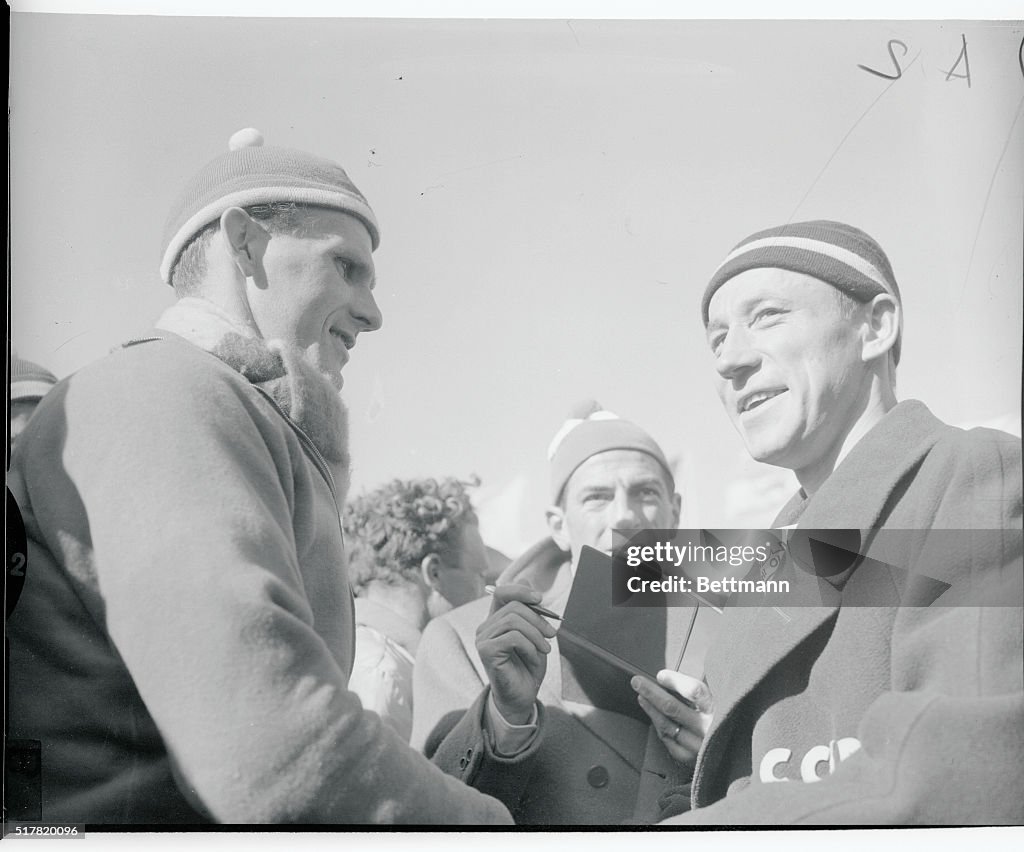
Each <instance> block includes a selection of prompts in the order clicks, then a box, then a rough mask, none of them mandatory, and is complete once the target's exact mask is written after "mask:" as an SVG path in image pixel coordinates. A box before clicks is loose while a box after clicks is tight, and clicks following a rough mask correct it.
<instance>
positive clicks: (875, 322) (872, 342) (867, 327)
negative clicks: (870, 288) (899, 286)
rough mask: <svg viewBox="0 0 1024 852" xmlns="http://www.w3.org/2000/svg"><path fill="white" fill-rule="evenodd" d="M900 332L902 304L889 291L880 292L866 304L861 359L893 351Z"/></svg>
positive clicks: (869, 359)
mask: <svg viewBox="0 0 1024 852" xmlns="http://www.w3.org/2000/svg"><path fill="white" fill-rule="evenodd" d="M899 334H900V306H899V305H898V304H896V300H895V299H894V298H893V297H892V296H890V295H889V294H888V293H879V294H878V295H877V296H875V298H873V299H872V300H871V301H870V302H869V303H868V304H867V305H866V306H865V316H864V325H863V330H862V337H861V359H862V360H863V361H865V362H867V361H873V360H874V359H875V358H878V357H880V356H883V355H886V354H887V353H889V352H891V351H892V348H893V346H895V345H896V339H897V338H898V337H899Z"/></svg>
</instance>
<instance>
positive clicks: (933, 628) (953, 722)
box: [670, 221, 1024, 825]
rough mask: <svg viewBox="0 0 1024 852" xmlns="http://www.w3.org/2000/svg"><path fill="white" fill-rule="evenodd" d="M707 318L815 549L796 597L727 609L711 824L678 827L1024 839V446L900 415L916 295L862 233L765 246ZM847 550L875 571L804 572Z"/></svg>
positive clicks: (773, 238) (746, 435) (740, 257)
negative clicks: (971, 829)
mask: <svg viewBox="0 0 1024 852" xmlns="http://www.w3.org/2000/svg"><path fill="white" fill-rule="evenodd" d="M701 310H702V315H703V321H704V325H705V327H706V329H707V338H708V343H709V345H710V348H711V351H712V353H713V355H714V361H715V369H716V371H717V374H718V377H717V384H718V391H719V395H720V397H721V400H722V403H723V405H724V406H725V410H726V413H727V414H728V416H729V418H730V420H731V421H732V423H733V425H734V426H735V428H736V430H737V431H738V432H739V434H740V436H741V437H742V439H743V441H744V443H745V444H746V446H747V449H748V451H749V452H750V454H751V456H752V457H753V458H754V459H756V460H757V461H761V462H766V463H768V464H773V465H778V466H780V467H785V468H789V469H790V470H792V471H793V472H794V473H795V474H796V477H797V480H798V481H799V483H800V490H799V492H798V493H797V494H796V495H795V496H794V497H793V499H792V500H791V501H790V502H789V503H788V504H787V505H786V506H785V508H783V509H782V511H781V513H780V514H779V516H778V518H777V519H776V521H775V524H774V526H776V527H795V528H796V530H795V531H794V532H792V533H790V534H789V542H790V545H791V546H790V548H789V549H790V559H789V561H788V564H787V566H786V567H785V568H784V569H783V570H784V571H786V572H787V574H788V577H789V579H790V580H791V581H792V584H793V587H794V591H793V593H792V594H791V595H789V596H786V597H780V598H779V599H777V600H774V601H771V603H776V604H778V605H777V606H771V605H767V604H766V605H764V606H759V607H736V608H731V609H727V611H726V629H725V630H723V634H722V640H721V641H720V642H719V643H718V644H717V645H716V646H715V647H713V648H712V649H711V651H710V653H709V655H708V659H707V663H706V679H707V685H708V687H709V688H710V690H711V693H712V695H713V697H714V709H715V712H714V719H713V722H712V725H711V727H710V730H709V731H708V732H707V735H706V737H705V739H704V744H703V746H702V749H701V752H700V755H699V758H698V761H697V766H696V770H695V774H694V781H693V788H692V801H691V803H692V806H693V810H691V811H690V812H689V813H686V814H683V815H682V816H679V817H677V818H675V819H672V820H670V822H678V823H684V824H690V825H692V824H727V825H736V824H787V825H796V824H866V825H894V824H918V825H928V824H950V823H952V824H968V823H988V824H1005V823H1020V822H1022V821H1024V804H1022V803H1024V740H1022V738H1021V726H1022V723H1024V685H1022V679H1024V661H1022V653H1021V641H1022V632H1024V627H1022V609H1021V604H1022V594H1024V592H1022V589H1021V532H1020V531H1021V446H1020V439H1019V438H1014V437H1013V436H1011V435H1007V434H1005V433H1002V432H998V431H995V430H990V429H973V430H971V431H968V432H965V431H963V430H960V429H956V428H953V427H950V426H947V425H946V424H944V423H942V422H940V421H939V420H937V419H936V418H935V417H934V416H933V415H932V414H931V412H930V411H929V410H928V409H927V408H926V407H925V406H924V405H923V404H922V403H920V402H917V401H914V400H908V401H904V402H897V401H896V395H895V371H896V365H897V364H898V362H899V358H900V342H901V332H902V324H903V323H902V316H903V310H902V299H901V295H900V291H899V288H898V287H897V285H896V279H895V276H894V275H893V271H892V267H891V266H890V263H889V260H888V258H887V257H886V255H885V252H884V251H883V250H882V248H881V246H879V244H878V243H877V242H876V241H875V240H874V239H872V238H871V237H869V236H868V235H867V234H865V233H864V232H862V231H860V230H858V229H856V228H853V227H851V226H849V225H845V224H843V223H840V222H831V221H815V222H804V223H797V224H790V225H785V226H781V227H778V228H772V229H769V230H766V231H762V232H759V233H756V234H754V235H753V236H751V237H749V238H748V239H746V240H744V241H743V242H742V243H740V244H739V245H738V246H737V247H736V248H735V249H734V250H733V251H732V252H731V253H730V254H729V255H728V257H726V259H725V261H724V262H723V263H722V265H721V266H720V267H719V269H718V270H717V271H716V272H715V274H714V276H713V277H712V279H711V282H710V283H709V285H708V287H707V289H706V290H705V293H704V297H703V301H702V304H701ZM834 529H840V530H844V531H849V533H850V534H855V538H854V539H852V540H855V541H856V542H857V544H856V545H853V546H852V547H853V550H854V551H856V552H855V553H852V554H851V553H849V552H845V555H846V556H847V557H848V558H846V559H841V560H838V561H832V562H829V561H826V560H824V559H822V558H820V556H821V554H822V551H820V550H819V551H818V553H817V555H815V557H814V558H813V559H811V560H808V559H806V553H804V556H800V551H798V550H797V549H796V548H797V545H796V544H795V542H797V541H799V537H800V535H804V536H805V537H806V536H807V535H810V536H812V537H813V536H814V535H815V533H813V532H809V533H808V532H802V531H814V530H822V531H826V530H834ZM945 530H952V531H955V532H954V533H950V532H944V531H945ZM905 531H911V532H905ZM819 535H824V533H821V534H819ZM844 537H845V538H849V535H848V534H847V533H846V532H844ZM826 540H828V539H827V538H826ZM812 552H813V551H812ZM857 553H859V554H872V555H871V556H869V557H868V558H861V557H858V556H857ZM834 555H835V551H833V556H834ZM801 560H802V561H801ZM943 590H946V591H945V592H944V593H943ZM979 604H984V605H979Z"/></svg>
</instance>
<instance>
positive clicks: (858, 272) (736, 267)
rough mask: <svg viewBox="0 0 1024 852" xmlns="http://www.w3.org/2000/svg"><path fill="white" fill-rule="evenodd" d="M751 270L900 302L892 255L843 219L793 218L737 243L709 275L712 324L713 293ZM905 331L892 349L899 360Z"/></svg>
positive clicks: (703, 313)
mask: <svg viewBox="0 0 1024 852" xmlns="http://www.w3.org/2000/svg"><path fill="white" fill-rule="evenodd" d="M749 269H788V270H789V271H791V272H802V273H804V274H806V275H810V276H812V277H814V278H817V279H818V280H819V281H824V282H825V283H826V284H831V285H832V286H833V287H835V288H836V289H837V290H841V291H842V292H844V293H846V294H847V295H849V296H852V297H853V298H854V299H856V300H857V301H859V302H867V301H870V300H871V299H873V298H874V297H875V296H877V295H878V294H879V293H888V294H889V295H890V296H892V297H893V298H894V299H895V300H896V302H897V304H900V305H902V300H901V298H900V288H899V287H898V286H897V284H896V276H895V275H893V271H892V266H891V265H890V264H889V258H888V257H886V256H885V252H884V251H883V250H882V247H881V246H880V245H879V244H878V243H877V242H875V240H873V239H872V238H871V237H869V236H868V235H867V234H865V233H864V232H863V231H861V230H859V229H857V228H854V227H853V226H852V225H844V224H843V223H842V222H830V221H827V220H824V219H819V220H816V221H813V222H794V223H792V224H789V225H780V226H779V227H777V228H768V229H767V230H765V231H758V232H757V233H756V234H752V235H751V236H749V237H747V238H746V239H745V240H743V242H741V243H739V245H737V246H736V247H735V248H734V249H733V250H732V251H731V252H730V253H729V255H728V256H727V257H726V258H725V260H724V261H722V263H721V265H720V266H719V267H718V269H717V270H715V274H714V275H712V276H711V281H710V282H709V283H708V286H707V288H706V289H705V290H704V298H703V299H702V300H701V305H700V309H701V317H702V319H703V320H704V325H705V327H707V324H708V305H709V304H710V303H711V297H712V296H713V295H714V294H715V292H716V291H717V290H718V288H719V287H721V286H722V285H723V284H724V283H725V282H726V281H728V280H729V279H730V278H733V277H734V276H736V275H739V274H740V273H741V272H746V271H747V270H749ZM902 336H903V329H902V327H901V328H900V334H899V336H898V337H897V338H896V345H895V346H894V347H893V356H894V358H895V362H896V363H897V364H898V363H899V361H900V342H901V338H902Z"/></svg>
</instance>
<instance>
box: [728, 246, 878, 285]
mask: <svg viewBox="0 0 1024 852" xmlns="http://www.w3.org/2000/svg"><path fill="white" fill-rule="evenodd" d="M773 249H780V250H784V249H800V250H803V251H805V252H810V253H812V254H821V255H824V256H826V257H829V258H831V259H832V260H835V261H838V262H839V263H842V264H845V265H846V266H848V267H850V268H851V269H852V270H853V271H855V272H857V273H859V274H860V275H862V276H864V277H865V278H867V279H869V280H870V281H872V282H873V283H874V284H876V285H877V286H878V287H880V288H881V289H882V290H884V291H885V292H886V293H889V295H891V296H895V295H896V294H895V293H894V292H893V289H892V285H891V284H889V282H888V281H887V280H886V277H885V276H884V275H883V274H882V273H881V272H879V270H878V269H877V268H875V266H874V265H873V264H871V263H869V262H868V261H867V260H865V259H864V257H863V256H861V255H859V254H857V253H856V252H853V251H850V250H849V249H846V248H843V247H842V246H839V245H836V244H835V243H830V242H823V241H821V240H815V239H808V238H805V237H791V236H784V237H765V238H763V239H755V240H752V241H751V242H748V243H744V244H742V245H740V246H739V247H737V248H736V249H734V250H733V251H732V252H731V253H730V254H729V255H728V257H726V258H725V260H724V261H723V262H722V264H721V265H720V266H719V267H718V269H716V270H715V274H714V275H713V276H712V278H713V279H715V278H718V276H719V273H720V272H722V270H723V269H724V268H725V267H726V266H728V265H729V264H730V263H732V262H733V261H735V260H738V259H739V258H741V257H743V256H744V255H746V254H749V253H751V252H762V253H765V257H764V259H765V260H767V259H769V258H770V259H772V260H778V259H780V258H784V257H785V256H786V252H785V251H772V250H773Z"/></svg>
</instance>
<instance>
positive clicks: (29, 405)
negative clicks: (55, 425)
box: [7, 352, 57, 450]
mask: <svg viewBox="0 0 1024 852" xmlns="http://www.w3.org/2000/svg"><path fill="white" fill-rule="evenodd" d="M12 354H13V355H14V359H13V363H12V365H11V405H10V408H9V409H8V429H9V432H8V434H9V436H10V439H9V440H8V443H7V446H8V448H9V449H10V450H13V449H14V445H15V444H16V443H17V440H18V437H19V436H20V435H21V433H22V432H24V431H25V427H26V426H28V421H29V418H30V417H31V416H32V413H33V412H34V411H35V410H36V406H38V405H39V401H40V400H41V399H42V398H43V397H44V396H46V394H48V393H49V392H50V390H51V389H52V388H53V386H54V385H55V384H57V377H56V376H55V375H54V374H53V373H51V372H50V371H49V370H47V369H46V368H45V367H40V366H39V365H38V364H34V363H32V362H31V361H27V360H26V359H24V358H20V357H18V353H17V352H14V353H12Z"/></svg>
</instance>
